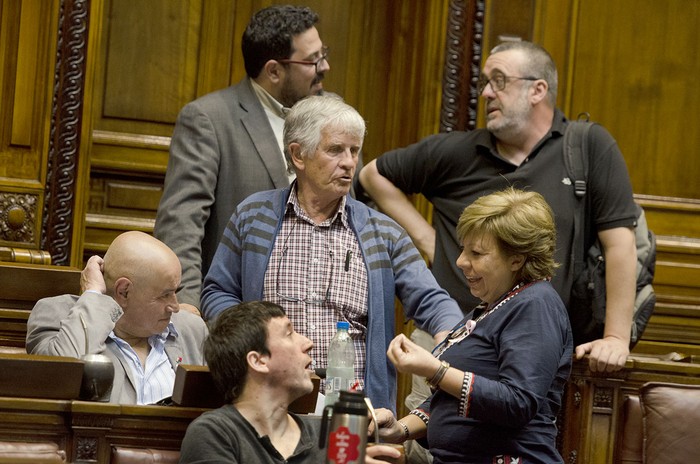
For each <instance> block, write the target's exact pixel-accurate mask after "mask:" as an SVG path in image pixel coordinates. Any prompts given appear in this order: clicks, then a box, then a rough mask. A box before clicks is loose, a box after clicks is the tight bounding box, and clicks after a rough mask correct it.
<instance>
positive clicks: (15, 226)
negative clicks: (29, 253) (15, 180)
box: [0, 192, 38, 247]
mask: <svg viewBox="0 0 700 464" xmlns="http://www.w3.org/2000/svg"><path fill="white" fill-rule="evenodd" d="M37 204H38V196H37V195H32V194H29V193H7V192H0V240H4V241H8V242H18V243H21V244H23V245H27V246H29V247H31V246H33V245H34V238H35V234H34V228H35V226H36V209H37Z"/></svg>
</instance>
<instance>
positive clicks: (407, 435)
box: [397, 421, 411, 441]
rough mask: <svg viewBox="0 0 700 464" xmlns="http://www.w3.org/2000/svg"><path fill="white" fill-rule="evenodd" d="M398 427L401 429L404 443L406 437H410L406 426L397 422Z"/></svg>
mask: <svg viewBox="0 0 700 464" xmlns="http://www.w3.org/2000/svg"><path fill="white" fill-rule="evenodd" d="M397 422H398V423H399V425H400V426H401V427H402V428H403V440H404V441H406V440H408V437H409V436H410V435H411V434H410V433H409V431H408V425H406V424H404V423H403V422H401V421H397Z"/></svg>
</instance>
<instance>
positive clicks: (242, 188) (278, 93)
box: [154, 6, 330, 312]
mask: <svg viewBox="0 0 700 464" xmlns="http://www.w3.org/2000/svg"><path fill="white" fill-rule="evenodd" d="M316 22H318V15H317V14H316V13H315V12H313V11H312V10H310V9H309V8H306V7H297V6H271V7H269V8H265V9H263V10H260V11H258V12H257V13H256V14H255V15H253V17H252V18H251V20H250V22H249V24H248V26H247V28H246V30H245V32H244V34H243V39H242V51H243V58H244V62H245V68H246V73H247V77H246V78H245V79H243V80H242V81H241V82H239V83H238V84H237V85H234V86H232V87H228V88H226V89H223V90H219V91H217V92H214V93H211V94H208V95H205V96H203V97H201V98H199V99H197V100H195V101H193V102H191V103H189V104H188V105H186V106H185V107H184V108H183V109H182V111H181V112H180V115H179V116H178V119H177V122H176V125H175V131H174V133H173V137H172V140H171V144H170V158H169V161H168V169H167V173H166V176H165V186H164V190H163V196H162V198H161V202H160V205H159V207H158V214H157V217H156V225H155V231H154V233H155V236H156V237H158V238H159V239H160V240H162V241H163V242H165V243H166V244H167V245H168V246H170V248H172V249H173V251H175V253H176V254H177V256H178V257H179V258H180V262H181V263H182V289H181V290H180V291H179V292H178V299H179V301H180V303H181V306H182V307H183V308H184V309H187V310H190V311H192V312H197V311H196V310H197V309H198V308H199V294H200V289H201V283H202V277H203V276H204V275H206V272H207V270H208V268H209V263H210V262H211V259H212V257H213V255H214V252H215V251H216V247H217V246H218V243H219V238H220V237H221V235H222V233H223V230H224V227H225V226H226V223H227V222H228V220H229V218H230V217H231V214H232V213H233V211H234V209H235V207H236V205H238V203H240V201H241V200H243V199H244V198H246V197H248V196H249V195H250V194H252V193H255V192H258V191H262V190H269V189H277V188H282V187H286V186H288V185H289V184H290V181H291V180H292V179H293V178H294V176H293V174H291V173H290V172H289V171H288V170H287V165H286V162H285V160H284V155H283V154H282V127H283V125H284V115H285V114H286V112H287V110H288V108H290V107H291V106H292V105H294V103H296V102H297V101H298V100H300V99H302V98H304V97H306V96H308V95H312V94H320V93H322V92H323V85H322V84H321V81H322V80H323V77H324V75H325V73H326V72H327V71H328V70H329V69H330V66H329V65H328V62H327V61H326V56H327V49H326V48H325V47H324V46H323V42H322V41H321V39H320V37H319V34H318V31H317V30H316V27H315V26H314V24H316ZM290 37H291V40H290Z"/></svg>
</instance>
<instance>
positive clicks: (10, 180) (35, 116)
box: [0, 0, 58, 262]
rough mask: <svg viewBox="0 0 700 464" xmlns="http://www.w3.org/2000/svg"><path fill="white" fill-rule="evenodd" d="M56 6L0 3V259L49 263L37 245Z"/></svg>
mask: <svg viewBox="0 0 700 464" xmlns="http://www.w3.org/2000/svg"><path fill="white" fill-rule="evenodd" d="M57 7H58V4H57V3H55V2H54V3H52V4H47V3H44V2H41V1H40V0H23V1H14V2H1V3H0V101H2V102H3V104H2V105H1V106H0V121H1V122H0V246H2V247H3V249H4V251H5V252H4V253H3V254H2V255H1V256H0V259H2V260H15V261H27V260H29V261H32V260H37V259H38V260H39V261H41V262H44V261H46V262H50V255H49V253H48V251H43V252H42V251H41V250H39V248H40V246H41V234H42V230H41V225H42V214H43V202H44V198H45V193H44V186H45V182H46V171H47V169H46V151H47V147H48V141H49V137H48V135H49V127H50V125H49V123H50V114H51V94H52V81H51V77H52V73H51V71H52V69H53V62H54V47H53V43H54V41H55V38H56V20H57ZM37 25H38V27H37ZM23 257H25V258H27V259H24V258H23Z"/></svg>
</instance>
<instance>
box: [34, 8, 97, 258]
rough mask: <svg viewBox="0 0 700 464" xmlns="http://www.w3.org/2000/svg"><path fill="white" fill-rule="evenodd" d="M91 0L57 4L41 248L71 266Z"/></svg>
mask: <svg viewBox="0 0 700 464" xmlns="http://www.w3.org/2000/svg"><path fill="white" fill-rule="evenodd" d="M89 13H90V1H89V0H61V2H60V11H59V23H58V37H57V47H56V67H55V72H54V95H53V104H52V109H51V132H50V135H49V137H50V138H49V156H48V170H47V179H46V198H45V202H44V215H43V220H42V234H41V236H42V238H41V248H42V249H44V250H49V252H50V253H51V256H52V261H53V263H54V264H58V265H62V266H67V265H69V264H70V254H71V238H72V237H71V236H72V232H73V211H74V203H75V184H76V177H77V170H78V153H79V148H80V135H81V134H80V129H81V124H82V114H83V98H84V95H83V91H84V88H85V62H86V57H87V42H88V40H87V39H88V22H89V17H90V14H89Z"/></svg>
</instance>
